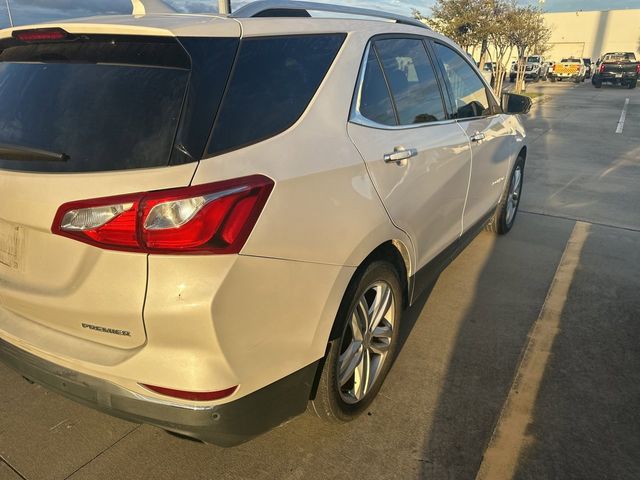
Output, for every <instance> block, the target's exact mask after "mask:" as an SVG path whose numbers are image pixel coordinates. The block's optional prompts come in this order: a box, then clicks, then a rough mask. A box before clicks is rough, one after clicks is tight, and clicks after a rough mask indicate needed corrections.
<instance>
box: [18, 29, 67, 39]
mask: <svg viewBox="0 0 640 480" xmlns="http://www.w3.org/2000/svg"><path fill="white" fill-rule="evenodd" d="M68 37H69V34H68V33H67V32H66V31H65V30H63V29H62V28H34V29H30V30H16V31H14V32H13V38H16V39H18V40H20V41H22V42H56V41H60V40H65V39H67V38H68Z"/></svg>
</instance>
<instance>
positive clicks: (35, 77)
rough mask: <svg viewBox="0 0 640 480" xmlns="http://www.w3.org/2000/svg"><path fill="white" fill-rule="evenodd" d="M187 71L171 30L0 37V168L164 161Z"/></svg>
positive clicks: (89, 167)
mask: <svg viewBox="0 0 640 480" xmlns="http://www.w3.org/2000/svg"><path fill="white" fill-rule="evenodd" d="M189 73H190V60H189V57H188V55H187V54H186V52H185V51H184V50H183V49H182V47H180V45H179V44H178V43H177V41H175V40H174V39H157V38H155V37H153V38H147V37H137V38H130V37H126V38H118V39H115V38H93V39H92V40H90V41H87V40H80V39H79V40H77V41H71V42H64V43H59V44H20V42H17V43H14V44H12V45H4V48H3V45H0V168H2V169H10V170H22V171H41V172H94V171H107V170H124V169H130V168H148V167H156V166H161V165H167V164H168V163H169V158H170V154H171V150H172V145H173V142H174V138H175V133H176V129H177V126H178V122H179V119H180V114H181V109H182V105H183V101H184V98H185V93H186V90H187V84H188V81H189ZM36 150H38V151H43V152H47V153H51V154H53V155H52V156H50V157H48V158H47V156H46V155H36V154H34V153H33V152H34V151H36Z"/></svg>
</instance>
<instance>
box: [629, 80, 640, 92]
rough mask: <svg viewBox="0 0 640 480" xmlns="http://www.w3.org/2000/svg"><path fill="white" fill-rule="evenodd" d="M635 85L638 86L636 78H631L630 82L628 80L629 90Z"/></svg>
mask: <svg viewBox="0 0 640 480" xmlns="http://www.w3.org/2000/svg"><path fill="white" fill-rule="evenodd" d="M637 86H638V80H631V82H629V90H633V89H634V88H636V87H637Z"/></svg>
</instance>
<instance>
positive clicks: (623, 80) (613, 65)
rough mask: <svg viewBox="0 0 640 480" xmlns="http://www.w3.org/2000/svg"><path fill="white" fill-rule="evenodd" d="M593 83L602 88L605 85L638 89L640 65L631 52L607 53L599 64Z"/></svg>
mask: <svg viewBox="0 0 640 480" xmlns="http://www.w3.org/2000/svg"><path fill="white" fill-rule="evenodd" d="M597 67H598V68H597V69H596V71H595V74H594V75H593V78H592V79H591V83H592V84H593V86H594V87H596V88H602V84H603V83H611V84H613V85H622V86H623V87H627V88H636V86H637V85H638V76H640V63H639V62H638V61H637V60H636V56H635V54H633V53H631V52H622V53H621V52H618V53H607V54H605V55H604V56H603V57H602V59H601V60H599V61H598V63H597Z"/></svg>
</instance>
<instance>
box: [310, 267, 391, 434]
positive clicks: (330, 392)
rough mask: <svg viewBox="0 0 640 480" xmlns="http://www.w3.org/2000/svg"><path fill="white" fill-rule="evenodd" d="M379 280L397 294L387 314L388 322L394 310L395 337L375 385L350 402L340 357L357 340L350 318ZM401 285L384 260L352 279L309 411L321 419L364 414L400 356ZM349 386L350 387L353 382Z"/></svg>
mask: <svg viewBox="0 0 640 480" xmlns="http://www.w3.org/2000/svg"><path fill="white" fill-rule="evenodd" d="M376 282H382V283H384V284H386V285H387V286H389V287H390V289H391V293H392V295H393V300H394V301H393V309H391V306H390V307H389V310H388V312H387V313H386V314H385V315H384V317H383V318H384V319H385V321H386V318H387V317H389V315H390V313H391V312H392V311H393V315H394V317H393V324H392V334H391V339H390V340H389V345H388V350H387V354H386V357H385V359H384V361H383V363H382V367H381V369H380V370H379V373H377V376H376V377H375V380H374V383H373V385H371V386H370V388H369V390H368V391H367V392H366V393H365V394H364V396H363V397H362V398H361V399H360V400H359V401H357V402H347V401H345V399H344V398H343V396H345V393H344V392H343V388H345V387H340V386H339V385H338V373H339V372H338V368H339V362H340V356H341V355H342V354H343V353H345V352H346V349H347V348H346V347H345V345H344V344H345V342H347V343H349V341H350V340H353V336H349V335H350V332H351V331H352V328H351V321H350V319H351V318H352V316H353V315H354V312H355V310H356V307H357V305H358V303H359V300H360V299H361V297H363V295H364V294H365V293H367V292H368V291H370V287H371V286H372V285H374V284H375V283H376ZM400 285H401V283H400V279H399V277H398V272H397V270H396V269H395V268H394V267H393V265H392V264H391V263H389V262H386V261H381V260H377V261H374V262H372V263H371V264H369V265H368V266H366V267H365V268H364V269H363V270H362V271H361V272H360V273H359V274H357V275H356V277H354V279H353V280H352V281H351V283H350V285H349V288H347V292H346V293H345V296H344V298H343V299H342V303H341V305H340V309H339V310H338V315H337V316H336V323H335V325H334V328H333V331H332V339H331V340H330V342H329V348H328V349H327V355H326V357H325V362H324V366H323V370H322V374H321V376H320V380H319V382H318V388H317V391H316V395H315V398H314V399H312V400H311V402H310V404H309V410H310V411H312V412H313V413H315V414H316V415H317V416H318V417H320V418H321V419H323V420H326V421H329V422H333V423H340V422H348V421H351V420H353V419H355V418H356V417H358V416H359V415H360V414H362V413H363V412H364V411H365V410H366V409H367V408H368V407H369V405H370V404H371V402H372V401H373V399H374V398H375V397H376V395H377V393H378V391H379V390H380V387H381V386H382V384H383V383H384V379H385V377H386V376H387V373H389V369H390V368H391V365H392V364H393V361H394V359H395V357H396V355H397V350H398V343H399V331H400V325H401V320H402V311H403V305H402V299H403V291H402V287H401V286H400ZM371 344H373V343H371ZM347 346H349V345H347ZM354 373H355V371H354ZM350 381H351V379H350ZM353 382H354V383H353V385H354V387H355V377H353ZM345 385H347V386H349V381H348V382H347V383H346V384H345ZM354 389H355V388H354Z"/></svg>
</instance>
